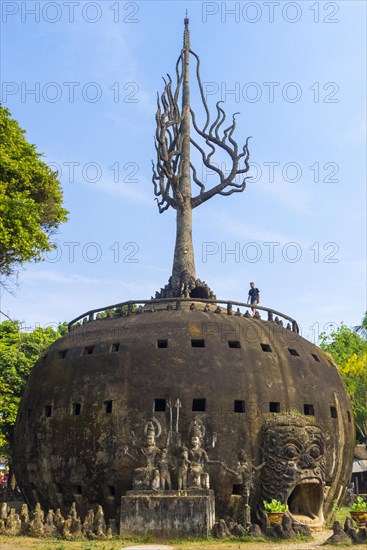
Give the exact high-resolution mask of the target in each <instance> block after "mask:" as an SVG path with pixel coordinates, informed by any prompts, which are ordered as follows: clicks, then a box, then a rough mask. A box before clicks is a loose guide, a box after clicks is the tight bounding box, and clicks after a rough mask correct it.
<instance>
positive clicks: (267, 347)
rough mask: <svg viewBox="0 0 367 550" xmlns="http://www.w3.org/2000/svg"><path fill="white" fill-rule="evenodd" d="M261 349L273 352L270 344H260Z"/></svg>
mask: <svg viewBox="0 0 367 550" xmlns="http://www.w3.org/2000/svg"><path fill="white" fill-rule="evenodd" d="M260 346H261V349H262V350H263V351H265V352H267V353H271V352H272V351H273V350H272V349H271V347H270V346H269V344H260Z"/></svg>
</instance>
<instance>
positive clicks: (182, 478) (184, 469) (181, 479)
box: [178, 447, 191, 493]
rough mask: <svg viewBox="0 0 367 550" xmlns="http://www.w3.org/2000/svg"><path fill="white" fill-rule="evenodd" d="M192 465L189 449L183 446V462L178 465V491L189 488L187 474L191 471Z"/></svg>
mask: <svg viewBox="0 0 367 550" xmlns="http://www.w3.org/2000/svg"><path fill="white" fill-rule="evenodd" d="M190 465H191V460H189V450H188V448H187V447H182V449H181V462H180V464H179V466H178V491H179V493H180V491H186V490H187V475H188V472H189V467H190Z"/></svg>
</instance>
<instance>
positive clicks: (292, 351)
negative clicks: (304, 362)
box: [288, 348, 299, 357]
mask: <svg viewBox="0 0 367 550" xmlns="http://www.w3.org/2000/svg"><path fill="white" fill-rule="evenodd" d="M288 351H289V353H290V354H291V355H294V356H295V357H299V353H298V351H297V350H296V349H292V348H288Z"/></svg>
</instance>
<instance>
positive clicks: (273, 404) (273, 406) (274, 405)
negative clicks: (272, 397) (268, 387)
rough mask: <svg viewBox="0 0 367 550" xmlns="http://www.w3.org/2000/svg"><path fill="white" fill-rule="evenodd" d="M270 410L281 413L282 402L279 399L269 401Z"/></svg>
mask: <svg viewBox="0 0 367 550" xmlns="http://www.w3.org/2000/svg"><path fill="white" fill-rule="evenodd" d="M269 412H271V413H280V403H279V401H270V403H269Z"/></svg>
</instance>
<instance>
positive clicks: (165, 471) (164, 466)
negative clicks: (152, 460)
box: [158, 447, 172, 491]
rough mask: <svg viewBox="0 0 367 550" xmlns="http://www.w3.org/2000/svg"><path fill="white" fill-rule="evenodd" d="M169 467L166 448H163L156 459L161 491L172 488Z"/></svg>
mask: <svg viewBox="0 0 367 550" xmlns="http://www.w3.org/2000/svg"><path fill="white" fill-rule="evenodd" d="M170 465H171V464H170V459H169V456H168V449H167V447H164V448H163V449H162V450H161V456H160V457H159V458H158V471H159V489H161V490H162V491H164V490H165V489H168V490H169V491H170V490H171V487H172V484H171V472H170Z"/></svg>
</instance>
